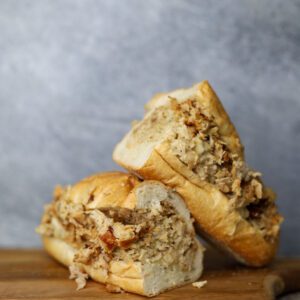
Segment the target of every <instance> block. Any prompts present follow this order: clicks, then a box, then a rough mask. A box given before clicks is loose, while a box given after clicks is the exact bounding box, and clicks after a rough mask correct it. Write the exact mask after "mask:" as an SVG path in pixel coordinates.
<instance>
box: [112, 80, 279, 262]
mask: <svg viewBox="0 0 300 300" xmlns="http://www.w3.org/2000/svg"><path fill="white" fill-rule="evenodd" d="M113 159H114V160H115V161H116V162H117V163H118V164H119V165H121V166H123V167H125V168H126V169H128V170H129V171H131V172H133V173H135V174H137V175H139V176H140V177H142V178H144V179H147V180H149V179H152V180H159V181H161V182H162V183H164V184H166V185H168V186H170V187H171V188H173V189H174V190H176V191H177V192H178V193H179V194H180V195H181V196H182V198H183V199H184V200H185V202H186V204H187V206H188V208H189V210H190V211H191V213H192V215H193V217H194V218H195V220H196V225H197V229H198V230H199V232H200V233H202V235H203V236H204V237H206V238H207V239H208V240H210V241H212V242H213V243H215V244H217V245H219V246H220V247H221V248H223V249H224V250H226V251H227V252H229V253H231V254H232V255H234V256H235V258H236V259H238V260H239V261H240V262H242V263H244V264H247V265H251V266H262V265H265V264H267V263H268V262H270V261H271V260H272V258H273V257H274V255H275V252H276V248H277V244H278V236H279V227H280V223H281V221H282V218H281V216H280V215H279V214H278V212H277V208H276V206H275V203H274V200H275V195H274V193H273V192H272V190H271V189H269V188H267V187H265V185H264V184H263V182H262V179H261V174H260V173H259V172H256V171H253V170H251V169H250V168H248V167H247V165H246V162H245V158H244V150H243V145H242V143H241V141H240V138H239V136H238V133H237V131H236V129H235V127H234V125H233V124H232V123H231V121H230V118H229V116H228V115H227V113H226V111H225V110H224V107H223V105H222V104H221V102H220V101H219V99H218V97H217V95H216V94H215V92H214V91H213V89H212V88H211V86H210V85H209V83H208V82H207V81H203V82H201V83H199V84H196V85H195V86H193V87H191V88H188V89H180V90H176V91H173V92H170V93H166V94H159V95H157V96H155V97H154V98H153V99H152V100H151V101H150V102H149V103H148V104H147V105H146V114H145V116H144V118H143V120H141V121H140V122H136V123H135V124H134V126H133V128H132V129H131V130H130V132H129V133H128V134H127V135H126V136H125V137H124V138H123V140H122V141H121V142H120V143H119V144H118V145H117V146H116V148H115V150H114V153H113Z"/></svg>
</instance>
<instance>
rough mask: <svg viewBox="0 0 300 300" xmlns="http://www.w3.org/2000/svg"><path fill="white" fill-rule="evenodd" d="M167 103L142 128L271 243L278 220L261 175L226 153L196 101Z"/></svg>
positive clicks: (269, 192) (272, 198)
mask: <svg viewBox="0 0 300 300" xmlns="http://www.w3.org/2000/svg"><path fill="white" fill-rule="evenodd" d="M170 100H171V104H170V107H171V109H170V108H167V107H164V106H161V107H158V108H156V109H155V110H154V111H152V113H151V118H149V119H148V121H147V122H146V124H145V126H148V127H149V132H151V131H153V132H157V131H160V132H161V133H162V134H163V136H164V137H166V138H168V139H169V141H170V144H171V151H172V153H173V154H174V155H176V157H177V158H178V159H179V160H180V161H181V162H182V163H183V164H185V165H186V166H187V167H188V168H189V169H190V170H192V171H193V172H194V173H195V174H196V175H197V176H199V178H200V179H201V180H203V181H205V182H209V183H210V184H212V185H214V186H215V187H216V188H217V189H218V190H220V191H221V192H222V193H224V194H225V195H226V196H227V197H228V198H229V199H230V200H229V201H230V205H231V207H232V208H233V209H236V210H237V211H238V212H239V213H240V214H241V216H242V217H243V218H244V219H245V220H247V221H248V222H250V223H251V224H252V225H253V226H254V227H255V228H257V229H258V230H259V231H260V232H261V233H262V235H263V237H264V238H265V239H266V240H267V241H268V242H273V241H275V239H276V237H277V235H278V231H279V225H280V222H281V219H282V218H281V216H280V215H279V214H278V213H277V208H276V206H275V204H274V195H273V192H272V191H271V190H270V189H267V188H265V187H264V185H263V183H262V181H261V174H260V173H259V172H255V171H253V170H251V169H250V168H248V167H247V165H246V163H245V161H244V160H242V159H241V158H240V157H239V156H238V155H237V154H236V153H232V151H230V149H229V148H228V147H227V145H226V142H225V141H224V139H222V136H221V134H220V133H219V128H218V126H217V124H216V123H215V122H214V119H213V117H211V116H209V115H208V114H207V113H206V112H205V110H203V109H202V107H201V105H200V103H199V101H197V100H196V99H188V100H186V101H183V102H181V103H179V102H177V100H176V99H175V98H171V97H170ZM170 124H172V126H170ZM166 127H168V128H172V129H171V132H170V130H168V131H164V130H163V128H166ZM141 138H145V137H141ZM148 138H149V141H153V142H155V141H156V140H159V137H158V136H157V135H154V134H153V135H152V134H150V136H149V137H148Z"/></svg>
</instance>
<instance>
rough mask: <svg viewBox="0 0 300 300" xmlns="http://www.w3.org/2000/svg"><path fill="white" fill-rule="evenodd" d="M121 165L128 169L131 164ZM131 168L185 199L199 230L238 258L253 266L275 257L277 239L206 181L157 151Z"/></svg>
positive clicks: (260, 264)
mask: <svg viewBox="0 0 300 300" xmlns="http://www.w3.org/2000/svg"><path fill="white" fill-rule="evenodd" d="M122 164H123V163H122ZM123 166H124V167H126V168H127V169H129V170H130V169H131V167H130V166H125V165H124V164H123ZM133 171H134V172H137V173H138V174H139V175H141V176H142V177H143V178H145V179H150V178H151V179H155V180H160V181H161V182H162V183H164V184H166V185H168V186H170V187H171V188H174V189H175V190H176V192H177V193H178V194H180V195H181V196H182V198H183V199H184V200H185V202H186V204H187V206H188V208H189V210H190V211H191V213H192V215H193V217H194V218H195V220H196V221H197V223H198V224H199V226H200V228H201V232H203V231H204V232H206V234H208V235H209V236H211V237H213V239H214V240H216V241H217V242H218V243H219V244H221V246H222V247H223V248H226V250H227V251H228V250H229V251H230V252H233V254H234V255H235V256H236V257H239V258H240V259H239V260H240V261H243V262H245V263H246V264H249V265H252V266H262V265H265V264H267V263H269V262H270V261H271V260H272V258H273V257H274V255H275V252H276V249H277V241H276V242H274V243H268V242H267V241H266V240H265V239H264V238H263V236H262V234H261V233H260V232H259V231H258V230H257V229H255V228H254V227H253V226H251V225H250V224H249V223H248V222H247V221H245V220H244V219H243V218H242V217H241V216H240V214H239V213H238V212H236V211H235V210H232V209H230V206H229V203H228V199H227V197H226V196H225V195H224V194H223V193H221V192H220V191H218V190H217V189H215V188H212V187H210V186H209V185H207V186H206V187H203V186H199V185H197V183H196V181H195V180H193V179H192V180H191V179H190V178H188V179H187V178H185V177H183V176H182V175H180V173H179V172H178V171H176V170H174V169H173V168H172V167H171V166H170V165H169V164H168V163H167V162H166V161H165V160H164V159H163V158H162V156H161V155H160V154H159V152H158V151H156V150H155V151H153V152H152V154H151V156H150V158H149V159H148V161H147V162H146V164H145V165H144V166H143V167H142V168H140V169H139V170H136V169H135V170H133ZM192 181H193V182H192Z"/></svg>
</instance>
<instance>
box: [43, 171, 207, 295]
mask: <svg viewBox="0 0 300 300" xmlns="http://www.w3.org/2000/svg"><path fill="white" fill-rule="evenodd" d="M37 231H38V232H39V233H40V234H41V235H42V237H43V243H44V246H45V249H46V250H47V251H48V253H49V254H50V255H52V256H53V257H54V258H55V259H57V260H58V261H59V262H61V263H62V264H64V265H66V266H69V269H70V272H71V278H74V279H76V282H77V285H78V288H82V287H84V285H85V281H86V279H87V278H88V276H89V277H91V278H92V279H94V280H95V281H99V282H102V283H105V284H107V289H108V290H109V291H112V292H118V291H121V290H125V291H129V292H133V293H137V294H141V295H146V296H154V295H157V294H159V293H161V292H162V291H165V290H168V289H171V288H174V287H178V286H181V285H184V284H187V283H191V282H194V281H196V280H197V279H198V278H199V276H200V275H201V273H202V258H203V248H202V246H201V245H200V243H199V242H198V240H197V239H196V236H195V231H194V228H193V221H192V219H191V217H190V213H189V211H188V210H187V208H186V206H185V203H184V202H183V200H182V199H181V197H180V196H179V195H178V194H177V193H175V192H174V191H172V190H171V189H170V188H167V187H166V186H165V185H163V184H162V183H160V182H157V181H144V182H141V181H140V180H138V179H137V178H136V177H135V176H133V175H129V174H125V173H120V172H111V173H103V174H97V175H94V176H91V177H89V178H86V179H84V180H82V181H80V182H79V183H77V184H75V185H74V186H71V187H70V186H69V187H65V188H62V187H57V188H56V189H55V191H54V199H53V201H52V203H51V204H49V205H47V206H46V208H45V213H44V215H43V218H42V222H41V225H40V226H39V227H38V228H37Z"/></svg>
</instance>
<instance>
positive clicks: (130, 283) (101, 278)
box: [38, 172, 204, 296]
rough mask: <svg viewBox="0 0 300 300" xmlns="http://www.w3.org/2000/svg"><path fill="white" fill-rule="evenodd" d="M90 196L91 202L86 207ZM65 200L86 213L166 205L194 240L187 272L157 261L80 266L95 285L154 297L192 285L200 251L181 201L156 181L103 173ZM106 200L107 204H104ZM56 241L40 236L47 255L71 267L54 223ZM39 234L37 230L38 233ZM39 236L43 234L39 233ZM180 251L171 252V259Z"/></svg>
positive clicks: (71, 249)
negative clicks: (81, 206)
mask: <svg viewBox="0 0 300 300" xmlns="http://www.w3.org/2000/svg"><path fill="white" fill-rule="evenodd" d="M91 192H92V193H94V194H93V200H92V201H90V202H89V203H87V201H86V199H87V198H90V195H91ZM69 197H71V198H72V200H73V201H74V202H76V203H86V204H87V205H88V206H89V209H98V208H102V207H111V206H113V207H123V208H129V209H134V208H149V209H156V210H159V209H160V206H161V203H162V201H167V202H168V203H170V204H171V205H172V207H174V208H175V210H176V211H177V212H178V214H179V215H180V216H181V217H182V218H183V219H184V221H185V222H186V224H187V228H188V231H189V234H191V235H193V236H194V241H195V243H196V248H197V249H196V251H195V253H194V255H192V256H191V257H188V256H187V257H186V260H185V263H186V264H187V270H186V271H183V270H182V269H181V268H180V267H179V266H178V265H176V264H175V265H171V266H170V267H167V268H166V267H165V266H163V265H162V264H161V262H160V261H157V262H154V263H153V262H151V263H145V264H142V263H141V262H135V261H131V262H129V261H120V260H118V261H114V260H111V261H110V263H109V267H108V270H103V269H101V268H97V269H95V268H94V267H93V265H87V264H82V268H83V269H84V271H85V272H86V273H87V274H88V275H89V276H90V277H91V278H92V279H94V280H95V281H98V282H101V283H106V284H112V285H115V286H118V287H120V288H122V289H123V290H125V291H129V292H133V293H137V294H141V295H145V296H154V295H157V294H159V293H161V292H163V291H165V290H168V289H171V288H174V287H178V286H181V285H184V284H187V283H190V282H193V281H196V280H197V279H198V278H199V277H200V275H201V273H202V269H203V266H202V261H203V251H204V249H203V247H202V246H201V245H200V243H199V241H198V240H197V238H196V236H195V232H194V228H193V224H192V222H193V221H192V219H191V217H190V213H189V211H188V209H187V208H186V205H185V203H184V202H183V201H182V199H181V197H180V196H179V195H178V194H176V193H175V192H173V191H172V190H171V189H169V188H167V187H166V186H164V185H163V184H161V183H159V182H157V181H145V182H142V183H141V182H139V181H138V180H137V179H136V178H135V177H134V176H132V175H129V174H124V173H118V172H114V173H104V174H100V175H95V176H91V177H89V178H87V179H85V180H83V181H81V182H79V183H78V184H77V185H75V186H73V187H71V190H69ZM108 198H110V200H108ZM53 224H54V226H56V230H55V231H56V232H57V234H56V235H57V237H55V236H46V235H45V234H43V242H44V246H45V249H46V250H47V252H48V253H49V254H50V255H52V256H53V257H54V258H55V259H56V260H58V261H59V262H61V263H62V264H64V265H66V266H70V265H72V263H73V259H74V254H75V253H76V250H77V249H76V247H75V246H74V245H72V244H70V243H68V242H67V241H65V240H63V239H61V238H59V237H61V236H64V233H62V232H61V231H62V227H61V225H59V223H58V222H56V221H55V222H52V225H53ZM38 231H40V232H41V230H38ZM42 233H43V232H42ZM179 250H180V249H176V250H174V255H177V254H176V252H177V251H179Z"/></svg>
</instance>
